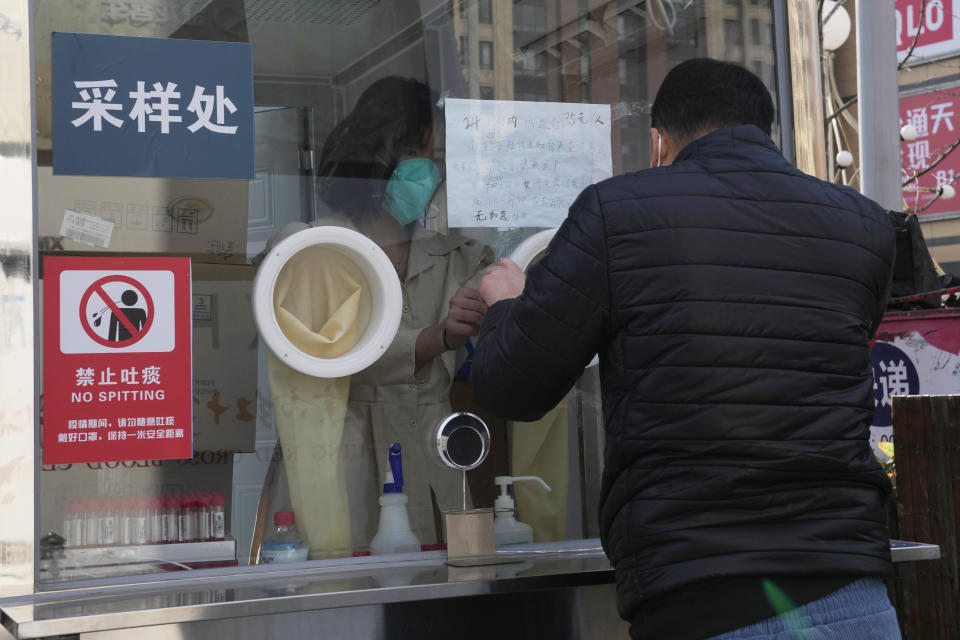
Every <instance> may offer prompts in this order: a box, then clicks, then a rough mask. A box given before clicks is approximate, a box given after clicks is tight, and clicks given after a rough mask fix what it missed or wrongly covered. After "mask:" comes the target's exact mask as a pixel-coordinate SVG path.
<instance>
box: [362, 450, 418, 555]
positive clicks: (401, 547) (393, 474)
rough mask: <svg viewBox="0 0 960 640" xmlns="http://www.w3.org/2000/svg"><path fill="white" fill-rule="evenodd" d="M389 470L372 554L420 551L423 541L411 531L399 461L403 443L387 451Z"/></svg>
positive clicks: (371, 545)
mask: <svg viewBox="0 0 960 640" xmlns="http://www.w3.org/2000/svg"><path fill="white" fill-rule="evenodd" d="M388 457H389V459H390V469H389V470H388V471H387V473H386V478H384V483H383V495H382V496H380V500H379V502H380V526H379V527H378V528H377V535H375V536H373V540H371V541H370V553H371V554H372V555H381V554H384V553H409V552H413V551H420V540H419V539H418V538H417V536H415V535H414V534H413V531H412V530H411V529H410V516H409V515H408V514H407V496H405V495H403V464H402V462H401V460H400V443H399V442H394V443H393V444H392V445H390V449H389V450H388Z"/></svg>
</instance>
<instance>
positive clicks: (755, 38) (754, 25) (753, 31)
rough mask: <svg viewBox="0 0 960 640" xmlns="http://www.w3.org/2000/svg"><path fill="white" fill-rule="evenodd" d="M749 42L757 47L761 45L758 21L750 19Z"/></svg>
mask: <svg viewBox="0 0 960 640" xmlns="http://www.w3.org/2000/svg"><path fill="white" fill-rule="evenodd" d="M750 42H752V43H753V44H755V45H758V46H759V45H760V44H762V43H761V42H760V21H759V20H757V19H756V18H751V19H750Z"/></svg>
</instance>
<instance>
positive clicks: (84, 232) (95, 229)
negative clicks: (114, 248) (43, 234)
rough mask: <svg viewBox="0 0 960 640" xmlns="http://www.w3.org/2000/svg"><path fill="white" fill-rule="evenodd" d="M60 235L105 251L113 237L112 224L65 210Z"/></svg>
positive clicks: (95, 217)
mask: <svg viewBox="0 0 960 640" xmlns="http://www.w3.org/2000/svg"><path fill="white" fill-rule="evenodd" d="M60 235H61V236H63V237H64V238H69V239H70V240H73V241H75V242H80V243H82V244H87V245H90V246H91V247H100V248H102V249H106V248H107V247H108V246H110V236H111V235H113V223H112V222H110V221H109V220H104V219H103V218H98V217H97V216H94V215H90V214H89V213H83V212H81V211H73V210H71V209H67V210H66V211H65V212H64V214H63V222H62V223H61V224H60Z"/></svg>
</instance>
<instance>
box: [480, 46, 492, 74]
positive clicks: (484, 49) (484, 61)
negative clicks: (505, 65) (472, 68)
mask: <svg viewBox="0 0 960 640" xmlns="http://www.w3.org/2000/svg"><path fill="white" fill-rule="evenodd" d="M480 68H481V69H493V43H492V42H487V41H486V40H481V41H480Z"/></svg>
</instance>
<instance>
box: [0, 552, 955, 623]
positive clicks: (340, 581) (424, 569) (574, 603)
mask: <svg viewBox="0 0 960 640" xmlns="http://www.w3.org/2000/svg"><path fill="white" fill-rule="evenodd" d="M891 551H892V554H893V557H894V561H895V562H905V561H915V560H928V559H933V558H936V557H939V548H938V547H937V546H936V545H921V544H916V543H905V542H901V541H894V542H893V543H892V544H891ZM498 556H500V558H499V559H500V560H508V561H510V562H509V563H507V564H496V565H487V566H477V567H452V566H448V565H446V564H445V559H446V554H445V553H443V552H432V553H417V554H406V555H398V556H391V558H390V560H389V562H386V563H385V562H384V561H383V560H382V559H376V560H374V559H371V558H369V557H367V558H344V559H339V560H329V561H321V562H316V563H299V564H289V565H283V566H282V567H278V568H276V569H273V570H264V567H256V568H253V567H251V568H239V569H234V571H233V573H232V574H230V575H218V574H217V573H216V572H203V571H197V572H190V573H185V574H182V575H183V577H180V576H181V574H178V577H177V578H175V579H168V580H154V581H152V582H143V583H139V584H124V585H106V584H101V585H97V584H89V585H87V586H86V587H84V588H80V589H72V590H69V591H59V592H49V593H41V594H37V595H35V596H31V597H28V598H20V599H16V600H13V599H11V600H6V601H0V607H2V621H3V626H4V627H5V628H6V629H7V630H8V631H9V632H10V633H11V634H13V636H14V637H16V638H49V637H56V636H62V635H68V634H71V635H73V634H80V637H81V638H98V639H102V640H106V639H108V638H109V639H112V638H120V637H123V635H122V634H127V637H129V633H130V629H133V628H138V631H137V634H138V638H139V639H140V640H149V639H152V638H166V637H171V635H170V634H173V637H177V638H192V637H194V636H196V637H198V638H200V637H210V636H209V634H211V633H215V634H216V637H226V636H225V635H224V634H225V633H231V634H232V636H231V637H233V638H235V639H239V638H243V637H267V636H272V635H274V634H275V633H277V629H278V625H280V624H281V621H285V622H283V624H287V623H289V622H290V621H295V622H296V625H295V627H296V629H299V630H300V631H302V635H303V637H310V634H311V633H316V632H317V630H318V625H322V626H323V627H324V628H325V629H328V630H329V629H331V628H346V629H350V628H357V627H356V625H357V624H360V625H361V627H362V626H363V625H370V624H373V629H374V630H373V631H371V633H369V634H363V633H361V634H359V635H358V636H356V637H358V638H359V637H376V638H379V637H388V636H389V637H400V635H404V636H407V635H410V636H413V635H415V634H413V633H411V634H396V633H391V634H387V633H386V631H385V630H386V629H388V628H389V629H391V630H392V631H393V632H395V631H396V629H397V624H399V623H400V622H401V621H402V624H403V625H404V626H405V627H406V628H413V627H412V626H411V625H413V626H416V625H419V624H422V623H423V618H424V615H426V616H427V617H428V618H429V617H430V616H432V615H435V613H436V611H437V610H438V608H437V607H434V611H433V612H427V610H425V609H422V608H421V609H417V606H416V605H415V603H424V602H425V601H431V600H439V599H448V602H447V603H446V604H445V605H444V609H446V610H447V611H448V613H449V612H455V611H456V610H457V607H456V605H455V604H454V603H455V602H460V603H462V602H463V601H464V599H470V598H473V599H475V600H477V602H479V601H480V600H483V597H485V596H487V597H494V598H493V600H491V599H489V598H488V599H487V602H488V604H489V603H492V602H493V601H494V600H496V597H500V601H501V602H510V603H512V604H518V603H520V602H523V603H525V604H523V607H524V609H528V608H529V607H531V606H533V607H541V608H542V610H543V611H548V610H551V611H555V612H558V614H562V616H567V615H574V614H576V616H578V620H580V623H579V625H577V624H574V626H582V627H583V628H589V629H591V633H590V634H589V636H588V635H584V634H583V633H580V634H579V635H574V636H571V637H626V636H625V632H626V631H625V630H626V627H625V625H623V624H622V623H620V622H619V620H618V619H617V616H616V611H615V608H614V595H613V588H612V582H613V571H612V569H611V567H610V564H609V562H608V561H607V559H606V557H605V556H604V555H603V551H602V549H601V548H600V546H599V542H598V541H596V540H582V541H577V542H572V543H560V544H556V543H555V544H549V545H530V546H529V547H528V548H526V549H525V550H524V551H510V552H500V553H499V554H498ZM538 593H539V594H541V595H539V596H535V595H531V594H538ZM478 597H479V599H478ZM456 599H459V600H456ZM404 603H407V604H409V605H410V606H407V607H406V608H403V607H399V608H398V607H393V608H391V606H392V605H402V604H404ZM588 603H589V604H588ZM468 609H469V610H472V609H470V608H469V607H468ZM484 609H487V607H484ZM334 610H336V611H334ZM347 610H350V611H347ZM494 611H495V609H494V610H490V612H491V614H493V612H494ZM309 612H314V613H313V614H309ZM338 612H339V613H338ZM308 614H309V615H308ZM319 614H325V615H320V617H318V615H319ZM401 614H402V615H401ZM291 616H292V617H291ZM459 616H461V614H460V613H455V614H454V613H451V615H450V616H449V618H450V620H453V622H450V623H455V622H456V618H457V617H459ZM554 617H556V616H554ZM585 617H586V618H590V619H591V622H590V623H589V624H586V623H585V622H583V620H584V619H585ZM436 619H437V621H439V620H440V618H439V617H437V618H436ZM371 620H373V621H375V622H371ZM217 621H220V623H221V624H220V625H219V626H217ZM574 622H576V621H574ZM438 623H439V622H438ZM570 624H573V623H571V622H570V621H569V620H568V621H567V622H566V626H564V627H562V628H563V629H568V628H570ZM226 627H230V628H231V629H232V631H228V630H227V629H226ZM377 629H378V630H379V631H376V630H377ZM174 630H175V633H174ZM374 631H376V632H374ZM291 633H292V635H290V634H291ZM417 633H422V630H420V631H418V632H417ZM257 634H260V635H259V636H258V635H257ZM263 634H266V636H264V635H263ZM284 634H286V635H287V637H298V634H297V632H296V630H294V631H290V630H285V631H284ZM595 634H596V635H595ZM602 634H607V635H605V636H604V635H602ZM73 637H77V636H76V635H73ZM277 637H279V636H277ZM331 637H334V636H333V635H331Z"/></svg>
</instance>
